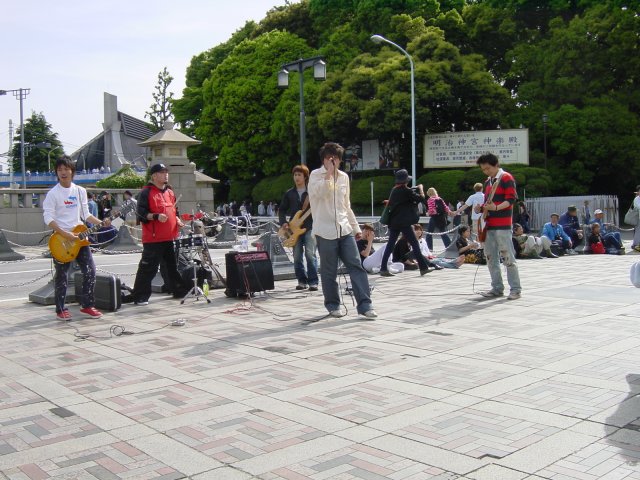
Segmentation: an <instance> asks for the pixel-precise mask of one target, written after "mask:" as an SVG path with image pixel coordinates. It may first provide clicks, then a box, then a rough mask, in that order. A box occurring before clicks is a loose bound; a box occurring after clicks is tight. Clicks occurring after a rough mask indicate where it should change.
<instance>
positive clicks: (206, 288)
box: [202, 278, 209, 295]
mask: <svg viewBox="0 0 640 480" xmlns="http://www.w3.org/2000/svg"><path fill="white" fill-rule="evenodd" d="M202 291H203V293H204V294H205V295H209V282H207V279H206V278H205V279H204V282H203V284H202Z"/></svg>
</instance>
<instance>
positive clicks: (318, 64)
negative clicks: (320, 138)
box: [278, 57, 327, 165]
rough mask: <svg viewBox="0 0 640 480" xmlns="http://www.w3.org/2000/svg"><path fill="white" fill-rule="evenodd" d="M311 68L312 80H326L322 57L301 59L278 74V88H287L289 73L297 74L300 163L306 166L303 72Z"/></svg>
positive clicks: (325, 68) (287, 65) (283, 66)
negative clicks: (298, 87)
mask: <svg viewBox="0 0 640 480" xmlns="http://www.w3.org/2000/svg"><path fill="white" fill-rule="evenodd" d="M310 67H313V78H314V79H316V80H326V78H327V65H326V63H324V60H323V57H312V58H301V59H300V60H296V61H295V62H291V63H287V64H285V65H282V70H280V71H279V72H278V87H279V88H287V87H288V86H289V72H298V77H299V84H300V163H301V164H302V165H306V164H307V145H306V124H305V113H304V71H305V70H306V69H307V68H310Z"/></svg>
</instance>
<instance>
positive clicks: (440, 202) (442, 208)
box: [436, 198, 447, 215]
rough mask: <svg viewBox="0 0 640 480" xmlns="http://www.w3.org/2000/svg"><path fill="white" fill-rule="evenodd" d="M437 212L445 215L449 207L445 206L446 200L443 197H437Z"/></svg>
mask: <svg viewBox="0 0 640 480" xmlns="http://www.w3.org/2000/svg"><path fill="white" fill-rule="evenodd" d="M436 213H437V214H438V215H444V214H445V213H447V209H446V208H445V206H444V200H442V199H441V198H436Z"/></svg>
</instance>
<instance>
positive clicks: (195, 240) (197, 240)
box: [173, 235, 204, 249]
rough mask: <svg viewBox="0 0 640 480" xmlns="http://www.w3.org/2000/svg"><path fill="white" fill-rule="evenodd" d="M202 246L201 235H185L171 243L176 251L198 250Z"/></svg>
mask: <svg viewBox="0 0 640 480" xmlns="http://www.w3.org/2000/svg"><path fill="white" fill-rule="evenodd" d="M203 245H204V240H203V236H202V235H186V236H184V237H180V238H176V239H175V240H174V241H173V246H174V247H175V248H176V249H180V248H194V247H195V248H198V247H202V246H203Z"/></svg>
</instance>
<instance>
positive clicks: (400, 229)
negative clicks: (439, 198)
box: [380, 168, 429, 277]
mask: <svg viewBox="0 0 640 480" xmlns="http://www.w3.org/2000/svg"><path fill="white" fill-rule="evenodd" d="M395 177H396V178H395V182H396V184H395V186H394V187H393V189H392V190H391V194H390V195H389V203H388V204H387V207H388V208H389V241H388V242H387V246H386V248H385V250H384V255H383V256H382V264H381V265H380V275H382V276H383V277H391V276H393V274H392V273H391V272H390V271H389V270H388V269H387V262H388V260H389V257H390V256H391V254H392V253H393V249H394V247H395V246H396V241H397V240H398V237H399V236H400V234H401V233H402V236H403V237H404V238H406V239H407V241H408V242H409V243H410V244H411V247H412V248H413V251H414V252H419V251H420V245H419V244H418V239H417V238H416V234H415V232H414V231H413V224H414V223H418V221H419V220H420V216H419V215H418V203H420V202H424V190H423V187H422V185H418V186H417V190H413V189H411V188H409V187H408V186H407V183H409V181H410V180H411V177H410V176H409V172H407V171H406V170H405V169H404V168H403V169H401V170H398V171H397V172H396V174H395ZM416 257H417V258H416V260H417V261H418V266H419V267H420V275H424V274H426V273H429V265H427V262H426V260H425V259H424V257H423V256H422V255H416Z"/></svg>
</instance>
